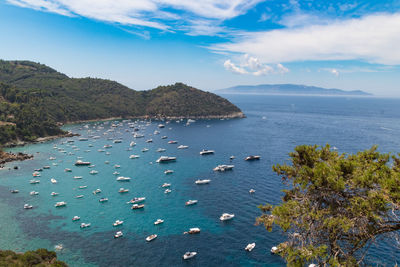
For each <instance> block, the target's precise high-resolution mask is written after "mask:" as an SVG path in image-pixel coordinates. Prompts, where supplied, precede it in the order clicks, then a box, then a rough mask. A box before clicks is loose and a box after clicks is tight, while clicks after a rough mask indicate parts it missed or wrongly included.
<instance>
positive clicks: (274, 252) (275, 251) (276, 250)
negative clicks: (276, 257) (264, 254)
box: [271, 246, 279, 254]
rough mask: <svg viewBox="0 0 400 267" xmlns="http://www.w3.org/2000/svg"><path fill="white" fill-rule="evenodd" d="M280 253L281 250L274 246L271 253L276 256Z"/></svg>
mask: <svg viewBox="0 0 400 267" xmlns="http://www.w3.org/2000/svg"><path fill="white" fill-rule="evenodd" d="M278 252H279V248H278V247H276V246H273V247H272V248H271V253H272V254H276V253H278Z"/></svg>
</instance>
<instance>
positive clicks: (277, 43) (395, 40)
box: [210, 13, 400, 65]
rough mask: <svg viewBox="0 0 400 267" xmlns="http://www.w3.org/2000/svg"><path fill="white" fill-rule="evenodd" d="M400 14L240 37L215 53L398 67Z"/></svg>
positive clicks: (276, 60) (277, 60)
mask: <svg viewBox="0 0 400 267" xmlns="http://www.w3.org/2000/svg"><path fill="white" fill-rule="evenodd" d="M399 43H400V13H395V14H376V15H369V16H365V17H362V18H359V19H349V20H344V21H336V22H333V23H330V24H328V25H307V26H304V27H295V28H286V29H278V30H271V31H262V32H249V33H242V34H241V36H238V37H236V38H235V39H234V40H232V41H231V42H230V43H221V44H216V45H214V46H212V47H211V48H210V49H211V50H214V51H220V52H221V51H225V52H230V53H239V54H252V55H254V56H255V57H257V58H258V59H259V60H260V61H262V62H266V63H281V62H295V61H325V60H328V61H329V60H361V61H365V62H369V63H378V64H383V65H399V64H400V49H399V48H398V44H399Z"/></svg>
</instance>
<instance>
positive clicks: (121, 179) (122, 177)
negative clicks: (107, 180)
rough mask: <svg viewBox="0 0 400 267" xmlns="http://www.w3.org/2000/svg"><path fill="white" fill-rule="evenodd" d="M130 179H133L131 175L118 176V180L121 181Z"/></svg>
mask: <svg viewBox="0 0 400 267" xmlns="http://www.w3.org/2000/svg"><path fill="white" fill-rule="evenodd" d="M130 180H131V178H130V177H124V176H119V177H118V178H117V181H120V182H129V181H130Z"/></svg>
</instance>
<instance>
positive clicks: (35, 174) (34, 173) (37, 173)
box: [32, 172, 41, 177]
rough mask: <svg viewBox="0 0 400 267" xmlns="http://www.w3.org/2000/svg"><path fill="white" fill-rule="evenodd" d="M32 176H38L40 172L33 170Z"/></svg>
mask: <svg viewBox="0 0 400 267" xmlns="http://www.w3.org/2000/svg"><path fill="white" fill-rule="evenodd" d="M32 176H33V177H40V176H41V174H40V172H33V173H32Z"/></svg>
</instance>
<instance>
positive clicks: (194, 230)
mask: <svg viewBox="0 0 400 267" xmlns="http://www.w3.org/2000/svg"><path fill="white" fill-rule="evenodd" d="M183 233H184V234H198V233H200V228H197V227H195V228H190V229H189V231H187V232H183Z"/></svg>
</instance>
